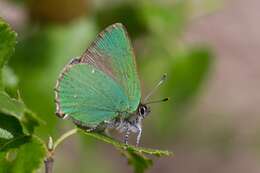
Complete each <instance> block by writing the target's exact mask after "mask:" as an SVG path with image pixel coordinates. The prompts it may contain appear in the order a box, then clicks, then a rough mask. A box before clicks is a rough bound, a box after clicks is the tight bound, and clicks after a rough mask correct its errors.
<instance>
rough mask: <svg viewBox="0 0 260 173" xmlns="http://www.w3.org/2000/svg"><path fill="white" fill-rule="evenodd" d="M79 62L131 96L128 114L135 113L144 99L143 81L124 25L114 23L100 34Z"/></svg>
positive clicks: (129, 97)
mask: <svg viewBox="0 0 260 173" xmlns="http://www.w3.org/2000/svg"><path fill="white" fill-rule="evenodd" d="M80 61H81V62H82V63H87V64H90V65H92V66H95V67H96V68H97V69H100V70H101V71H103V72H104V73H106V74H107V75H109V76H110V77H111V78H112V79H114V80H115V81H116V82H117V83H118V84H119V85H120V86H121V87H122V88H123V91H124V93H125V95H126V96H127V97H128V102H129V106H130V110H129V111H130V112H133V111H135V110H136V108H137V107H138V105H139V103H140V99H141V89H140V81H139V79H138V74H137V70H136V63H135V55H134V52H133V49H132V46H131V42H130V40H129V37H128V34H127V32H126V29H125V27H124V26H123V25H122V24H120V23H116V24H113V25H111V26H109V27H107V28H106V29H105V30H104V31H103V32H101V33H100V34H99V35H98V36H97V38H96V40H95V41H94V42H93V43H92V44H91V45H90V47H89V48H88V49H87V50H86V52H85V53H84V54H83V55H82V57H81V59H80Z"/></svg>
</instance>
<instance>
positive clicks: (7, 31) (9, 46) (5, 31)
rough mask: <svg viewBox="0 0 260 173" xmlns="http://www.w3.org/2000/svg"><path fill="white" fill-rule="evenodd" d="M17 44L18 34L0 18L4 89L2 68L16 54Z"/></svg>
mask: <svg viewBox="0 0 260 173" xmlns="http://www.w3.org/2000/svg"><path fill="white" fill-rule="evenodd" d="M15 44H16V33H15V32H14V31H13V30H12V29H11V28H10V26H9V25H8V24H7V23H6V22H4V21H3V20H2V19H1V18H0V71H1V72H0V73H1V75H0V88H1V89H2V88H3V81H2V68H3V66H4V64H5V63H6V61H7V60H8V58H9V57H10V56H11V54H12V53H13V52H14V48H15Z"/></svg>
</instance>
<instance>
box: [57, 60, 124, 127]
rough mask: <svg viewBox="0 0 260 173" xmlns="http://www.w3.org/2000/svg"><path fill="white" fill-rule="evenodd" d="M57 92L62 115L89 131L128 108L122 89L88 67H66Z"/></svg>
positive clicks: (103, 74)
mask: <svg viewBox="0 0 260 173" xmlns="http://www.w3.org/2000/svg"><path fill="white" fill-rule="evenodd" d="M58 90H59V94H58V99H59V104H60V110H61V111H62V113H64V114H67V115H69V116H70V117H72V118H73V119H75V120H77V121H79V122H81V123H82V124H85V125H87V126H90V127H93V126H96V125H98V124H99V123H100V122H102V121H105V120H110V119H112V118H114V117H115V116H116V115H117V113H118V112H120V111H124V110H126V109H127V106H128V102H127V97H126V95H125V94H124V92H123V90H122V88H121V87H120V86H119V85H118V84H117V83H116V82H115V81H114V80H113V79H111V78H110V77H109V76H108V75H106V74H105V73H103V72H102V71H100V70H99V69H96V68H95V67H93V66H91V65H89V64H75V65H71V66H69V67H67V69H66V72H65V73H64V74H63V76H62V79H61V80H60V82H59V86H58Z"/></svg>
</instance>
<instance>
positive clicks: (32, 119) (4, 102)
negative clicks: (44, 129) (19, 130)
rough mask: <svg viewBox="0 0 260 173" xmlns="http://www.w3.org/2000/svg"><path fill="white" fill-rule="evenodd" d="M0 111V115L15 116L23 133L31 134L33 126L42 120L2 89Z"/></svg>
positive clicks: (0, 92)
mask: <svg viewBox="0 0 260 173" xmlns="http://www.w3.org/2000/svg"><path fill="white" fill-rule="evenodd" d="M0 113H2V114H1V115H0V116H5V115H11V116H14V117H15V118H17V119H18V120H19V122H20V123H21V126H22V127H23V133H24V134H32V133H33V130H34V128H35V127H37V126H39V125H40V123H41V122H42V120H40V119H39V118H38V117H36V116H35V114H34V113H32V112H31V111H30V110H29V109H28V108H27V107H26V106H25V105H24V103H23V102H22V101H21V100H17V99H13V98H11V97H9V96H8V94H6V93H5V92H4V91H0ZM0 118H1V117H0Z"/></svg>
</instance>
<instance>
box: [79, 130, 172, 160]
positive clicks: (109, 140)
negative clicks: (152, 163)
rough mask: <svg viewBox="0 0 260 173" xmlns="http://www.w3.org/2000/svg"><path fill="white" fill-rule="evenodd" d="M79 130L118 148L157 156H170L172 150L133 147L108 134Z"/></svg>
mask: <svg viewBox="0 0 260 173" xmlns="http://www.w3.org/2000/svg"><path fill="white" fill-rule="evenodd" d="M79 131H81V132H83V133H84V134H85V135H88V136H91V137H94V138H96V139H99V140H101V141H103V142H106V143H109V144H112V145H113V146H114V147H116V148H118V149H123V150H131V151H134V152H138V153H142V154H150V155H155V156H158V157H161V156H170V155H172V152H170V151H166V150H156V149H150V148H143V147H135V146H133V145H126V144H124V143H122V142H119V141H116V140H114V139H112V138H110V137H108V136H105V135H104V134H100V133H93V132H86V131H83V130H80V129H79Z"/></svg>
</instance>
